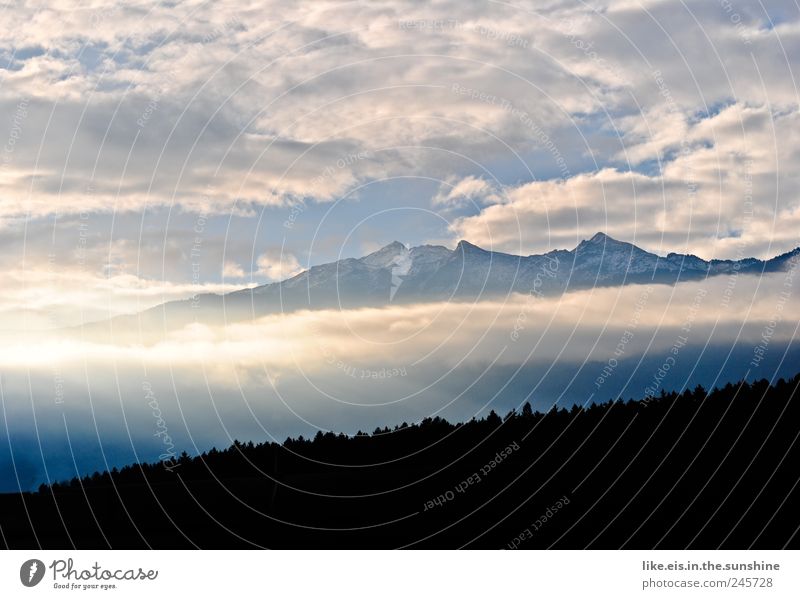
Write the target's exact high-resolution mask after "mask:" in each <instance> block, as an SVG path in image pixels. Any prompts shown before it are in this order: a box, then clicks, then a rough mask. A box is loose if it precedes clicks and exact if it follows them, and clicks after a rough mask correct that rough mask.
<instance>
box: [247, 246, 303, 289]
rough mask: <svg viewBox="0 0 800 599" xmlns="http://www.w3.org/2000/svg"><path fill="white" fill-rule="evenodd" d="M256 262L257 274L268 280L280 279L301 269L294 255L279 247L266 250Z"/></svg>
mask: <svg viewBox="0 0 800 599" xmlns="http://www.w3.org/2000/svg"><path fill="white" fill-rule="evenodd" d="M256 264H257V266H258V272H257V274H258V276H261V277H266V278H267V279H269V280H270V281H282V280H284V279H288V278H289V277H293V276H294V275H296V274H297V273H299V272H300V271H302V270H303V268H302V266H300V262H299V261H298V260H297V258H296V257H295V256H293V255H292V254H289V253H286V252H282V251H281V250H280V249H272V250H267V251H266V252H264V253H263V254H261V255H260V256H259V257H258V260H257V262H256Z"/></svg>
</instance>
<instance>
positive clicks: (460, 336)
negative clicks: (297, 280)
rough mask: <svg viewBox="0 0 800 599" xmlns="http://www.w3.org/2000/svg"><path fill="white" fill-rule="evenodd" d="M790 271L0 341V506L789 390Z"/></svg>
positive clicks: (793, 311)
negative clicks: (534, 411) (467, 424)
mask: <svg viewBox="0 0 800 599" xmlns="http://www.w3.org/2000/svg"><path fill="white" fill-rule="evenodd" d="M792 284H793V280H792V278H791V273H789V274H787V273H779V274H774V275H769V276H764V277H755V276H739V277H717V278H713V279H708V280H706V281H697V282H691V283H681V284H678V285H675V286H668V285H650V286H647V285H631V286H627V287H617V288H595V289H592V290H587V291H580V292H573V293H569V294H566V295H564V296H561V297H557V298H552V297H537V296H536V295H528V296H526V295H512V296H508V297H506V298H503V299H501V300H491V301H489V300H486V301H481V302H477V303H456V302H442V303H434V304H419V305H403V306H388V307H385V308H365V309H358V310H341V311H340V310H321V311H313V312H297V313H292V314H281V315H274V316H267V317H263V318H260V319H258V320H254V321H243V322H235V323H228V324H225V325H223V324H219V323H208V322H206V323H202V322H197V323H194V324H190V325H188V326H185V327H182V328H179V329H177V330H165V329H155V330H153V329H142V330H139V329H134V330H119V329H109V330H108V331H103V330H101V331H100V332H98V330H97V329H96V328H95V329H92V330H91V332H89V331H88V330H86V331H82V330H80V329H76V330H73V331H70V332H68V333H63V332H61V333H42V332H36V333H31V334H29V335H25V334H23V333H19V332H16V333H14V334H13V335H12V334H6V335H4V336H3V343H2V349H0V393H1V399H2V422H0V436H3V437H6V436H7V437H8V442H3V443H1V444H0V490H3V491H14V490H18V489H20V488H22V489H30V488H33V487H35V486H36V485H38V484H39V483H41V482H43V481H46V480H56V479H63V478H69V477H72V476H74V475H75V474H84V473H87V472H92V471H94V470H101V469H105V468H106V467H111V466H115V465H116V466H119V465H121V464H124V463H129V462H132V461H136V460H144V461H153V460H157V459H158V458H159V456H165V455H171V454H179V453H180V452H182V451H186V452H188V453H190V454H193V453H196V452H198V451H202V450H205V449H208V448H209V447H211V446H212V445H217V446H227V445H229V444H230V443H231V442H232V440H233V439H239V440H275V441H279V442H281V441H283V440H284V439H285V438H286V436H288V435H292V436H296V435H298V434H302V435H305V436H308V435H313V434H314V433H315V432H316V431H317V430H319V429H321V430H334V431H337V432H338V431H344V432H347V433H354V432H356V431H357V430H365V431H372V430H373V429H374V428H375V427H377V426H380V427H383V426H384V425H389V426H392V425H394V424H399V423H401V422H403V421H406V422H412V421H417V420H419V419H421V418H424V417H426V416H433V415H440V416H442V417H445V418H448V419H450V420H465V419H469V418H472V417H473V416H480V415H482V414H485V413H486V412H488V411H489V410H492V409H494V410H495V411H497V412H498V413H500V414H501V415H502V414H504V413H506V412H507V411H509V410H510V409H512V408H518V407H519V406H521V405H522V404H523V403H524V402H525V401H530V402H531V403H532V404H533V406H534V407H535V408H538V409H542V410H545V409H548V408H549V407H550V406H551V405H553V404H554V403H558V404H561V405H572V404H573V403H577V404H583V403H591V402H592V401H597V402H601V401H606V400H608V399H609V398H612V397H618V396H622V397H624V398H626V399H627V398H635V399H641V398H643V397H646V396H647V395H648V394H653V393H657V392H658V391H659V390H660V389H661V388H662V387H665V388H667V389H678V390H680V389H682V388H683V387H685V386H692V387H693V386H694V385H696V384H703V385H704V386H707V387H709V386H713V385H723V384H725V383H727V382H729V381H732V380H736V379H739V378H742V377H745V376H746V377H748V378H751V379H752V378H768V379H769V378H772V377H776V376H787V375H790V374H794V373H795V372H796V371H797V370H798V367H797V365H798V364H800V360H798V357H799V352H798V349H797V347H796V346H795V340H796V337H797V326H798V319H797V315H798V314H800V310H798V307H799V306H798V303H800V302H798V299H797V297H796V295H797V294H795V293H793V289H792Z"/></svg>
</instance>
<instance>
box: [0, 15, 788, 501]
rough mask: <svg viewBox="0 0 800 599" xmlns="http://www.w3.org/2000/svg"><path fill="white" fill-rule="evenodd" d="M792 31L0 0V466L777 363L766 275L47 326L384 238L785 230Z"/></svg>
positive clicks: (26, 468) (713, 235)
mask: <svg viewBox="0 0 800 599" xmlns="http://www.w3.org/2000/svg"><path fill="white" fill-rule="evenodd" d="M798 55H800V8H798V5H797V3H796V2H794V1H789V0H784V1H766V0H759V1H757V2H751V1H747V2H745V1H738V0H719V1H716V0H668V1H659V0H618V1H614V2H607V1H588V0H587V1H581V0H570V1H562V0H537V1H535V2H534V1H530V2H500V1H494V2H471V3H464V2H456V1H455V0H440V1H436V2H425V3H420V2H402V1H398V0H391V1H386V2H383V1H370V2H326V1H315V2H313V3H289V2H280V1H270V0H266V1H259V2H252V3H248V2H246V1H244V0H236V1H232V2H227V1H225V0H219V1H215V2H192V1H188V2H180V3H179V2H172V1H165V2H160V3H156V2H118V3H93V2H86V3H79V4H76V3H74V2H60V1H57V0H56V1H52V0H51V1H48V2H10V3H6V4H4V5H3V6H2V7H0V115H2V116H0V281H2V283H3V293H2V294H0V407H1V408H2V411H1V412H2V413H1V414H0V415H2V419H1V420H0V437H3V436H5V437H7V438H8V443H2V442H0V491H2V490H13V489H18V488H31V487H32V486H35V485H36V484H38V482H41V481H43V480H52V479H56V478H61V477H64V476H69V475H71V474H74V473H85V472H87V471H91V470H94V469H102V468H103V467H107V466H108V465H113V464H116V465H121V464H125V463H128V462H130V461H132V460H139V459H147V460H152V459H155V458H157V457H158V456H159V454H160V452H163V451H165V449H166V444H165V443H164V440H165V437H167V436H168V437H169V438H170V439H171V440H172V441H173V449H175V450H177V451H180V450H186V451H188V452H189V453H196V452H198V451H202V450H203V449H207V448H208V447H210V446H211V445H214V444H216V445H217V446H225V445H227V444H229V443H230V442H231V441H232V440H233V439H234V438H239V439H254V440H264V439H265V438H267V439H270V438H272V439H275V440H279V441H280V440H282V439H283V438H285V437H286V436H287V435H296V434H299V433H302V434H314V432H315V431H316V430H334V431H346V432H351V433H352V432H355V431H356V430H358V429H363V430H372V428H374V427H375V426H384V425H392V424H396V423H399V422H401V421H403V420H407V421H409V422H411V421H416V420H419V419H420V418H423V417H425V416H429V415H439V414H441V415H443V416H445V417H448V418H450V419H453V420H460V419H469V418H471V417H473V416H476V415H481V414H485V413H486V412H487V411H488V410H490V409H497V410H498V411H503V412H504V411H507V410H508V409H511V408H514V407H518V406H519V404H520V403H521V402H522V401H524V400H525V399H528V398H530V399H531V401H532V402H533V403H534V404H535V406H536V407H537V408H539V409H547V408H548V407H549V406H551V405H552V404H553V403H561V404H563V405H571V404H572V403H574V402H577V403H582V402H588V401H593V400H594V399H597V400H599V401H604V400H606V399H608V398H610V397H614V396H616V395H622V396H625V397H636V398H642V397H643V396H645V395H646V394H647V389H648V388H651V387H654V386H655V387H658V386H664V387H667V388H672V389H678V390H680V389H681V388H683V387H685V386H693V385H695V384H697V383H702V384H704V385H707V386H711V385H715V384H724V383H726V382H728V381H732V380H737V379H738V378H741V377H745V376H747V377H749V378H755V377H759V376H765V377H768V378H772V377H774V376H778V375H780V376H789V375H793V374H795V372H793V371H792V369H793V368H794V366H793V365H794V364H796V363H797V360H798V359H800V353H798V347H797V344H796V342H795V339H796V337H797V322H796V316H795V317H792V315H793V314H794V315H796V314H797V313H798V306H797V294H796V287H797V281H798V279H796V278H795V277H794V270H791V271H790V272H787V273H775V274H770V275H766V276H761V277H759V276H745V275H742V276H733V277H728V276H726V277H718V278H715V279H709V280H707V281H696V282H692V283H681V284H679V285H676V286H665V285H655V286H653V288H650V287H648V286H642V285H635V286H629V287H624V288H608V289H589V290H583V291H578V292H574V293H569V294H566V295H565V296H563V297H559V298H548V299H541V301H533V302H531V298H526V297H518V296H510V297H508V298H505V300H504V301H496V302H495V301H485V302H480V303H476V304H456V303H453V304H448V303H439V304H424V305H418V306H402V307H400V306H387V307H384V308H374V309H373V308H370V309H361V310H341V311H320V312H300V313H295V314H283V315H272V316H267V317H264V318H261V319H258V320H256V321H253V322H248V323H240V324H233V325H230V326H218V325H217V324H213V323H196V324H193V325H189V326H186V327H183V328H180V329H177V330H171V331H168V332H167V331H157V332H155V333H157V334H155V335H151V336H147V335H144V334H143V331H118V333H120V334H119V335H118V336H117V337H114V336H111V337H109V338H102V337H92V336H89V335H87V334H86V333H85V332H83V331H82V330H81V329H80V328H69V327H75V325H80V324H82V323H86V322H90V321H96V320H102V319H105V318H108V317H110V316H114V315H117V314H125V313H135V312H138V311H141V310H143V309H145V308H149V307H151V306H155V305H157V304H160V303H162V302H165V301H169V300H174V299H181V298H187V297H190V296H192V295H194V294H197V293H204V292H212V293H225V292H228V291H233V290H237V289H241V288H244V287H253V286H257V285H261V284H265V283H268V282H272V281H278V280H282V279H285V278H287V277H289V276H292V275H294V274H296V273H298V272H300V271H302V270H303V269H305V268H307V267H308V266H310V265H314V264H321V263H326V262H331V261H334V260H337V259H340V258H343V257H360V256H363V255H365V254H367V253H369V252H371V251H374V250H376V249H378V248H380V247H382V246H384V245H386V244H388V243H390V242H392V241H395V240H397V241H400V242H402V243H404V244H406V245H409V246H415V245H421V244H426V243H427V244H441V245H445V246H447V247H450V248H453V247H455V246H456V244H457V243H458V241H459V240H462V239H466V240H468V241H470V242H471V243H473V244H476V245H478V246H481V247H484V248H486V249H492V250H496V251H503V252H509V253H513V254H520V255H529V254H532V253H541V252H546V251H549V250H552V249H572V248H574V247H575V246H576V245H578V243H579V242H580V241H581V240H583V239H588V238H590V237H592V236H593V235H594V234H595V233H596V232H598V231H602V232H605V233H607V234H608V235H611V236H612V237H614V238H617V239H620V240H623V241H628V242H632V243H635V244H637V245H638V246H640V247H642V248H644V249H646V250H649V251H652V252H655V253H658V254H660V255H665V254H667V253H669V252H680V253H689V254H695V255H698V256H700V257H702V258H704V259H708V260H710V259H715V258H720V259H742V258H746V257H750V256H753V257H758V258H770V257H773V256H775V255H778V254H781V253H784V252H787V251H790V250H792V249H794V248H795V247H797V246H800V242H799V241H798V234H797V232H798V230H800V209H799V206H800V199H799V198H800V194H799V193H798V192H800V171H798V169H797V168H796V165H797V164H798V158H800V156H798V152H800V108H799V105H798V99H799V98H800V94H798V88H797V81H796V77H795V75H794V70H793V66H794V65H795V63H796V62H797V60H798ZM65 327H67V328H65ZM631 327H633V328H631ZM687 327H688V330H690V331H691V342H690V343H689V342H686V343H685V345H680V347H678V348H677V353H676V345H675V344H676V343H677V341H676V340H677V339H679V338H681V337H682V336H683V337H685V336H687V333H688V331H687V330H686V329H687ZM511 331H516V332H517V333H519V335H518V338H516V339H514V338H512V337H511V336H510V332H511ZM151 333H152V332H151ZM622 339H626V340H625V342H624V343H623V342H622V341H621V340H622ZM621 343H622V347H623V351H622V353H619V352H620V344H621ZM760 344H765V347H763V348H762V349H763V352H762V353H761V354H758V353H756V348H757V347H759V346H760ZM678 354H680V356H679V357H680V359H677V358H675V359H674V360H673V362H671V363H669V368H667V369H666V370H668V371H669V373H668V376H666V375H665V376H663V377H662V376H661V375H659V374H658V373H659V372H660V371H664V366H665V364H667V360H668V359H669V358H670V356H673V357H674V356H677V355H678ZM759 355H763V356H764V358H763V359H761V360H757V359H756V357H757V356H759ZM612 362H613V364H616V365H614V366H612ZM154 405H155V407H154ZM170 450H171V449H170Z"/></svg>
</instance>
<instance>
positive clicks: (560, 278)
mask: <svg viewBox="0 0 800 599" xmlns="http://www.w3.org/2000/svg"><path fill="white" fill-rule="evenodd" d="M798 254H800V247H798V248H795V249H794V250H791V251H789V252H785V253H784V254H781V255H779V256H776V257H774V258H771V259H769V260H759V259H756V258H744V259H741V260H719V259H713V260H704V259H702V258H699V257H698V256H695V255H692V254H678V253H675V252H670V253H669V254H667V255H666V256H659V255H657V254H654V253H652V252H648V251H646V250H643V249H642V248H640V247H638V246H636V245H634V244H632V243H629V242H625V241H620V240H617V239H614V238H612V237H610V236H608V235H606V234H605V233H603V232H598V233H596V234H595V235H593V236H592V237H591V238H589V239H585V240H583V241H581V242H580V243H579V244H578V245H577V246H576V247H575V248H574V249H573V250H552V251H549V252H547V253H544V254H531V255H528V256H518V255H514V254H507V253H503V252H495V251H493V250H486V249H484V248H481V247H479V246H477V245H475V244H472V243H470V242H469V241H467V240H460V241H459V242H458V244H457V245H456V247H455V249H453V250H450V249H448V248H446V247H444V246H439V245H420V246H415V247H407V246H406V245H405V244H403V243H401V242H399V241H393V242H392V243H390V244H388V245H386V246H384V247H382V248H380V249H378V250H376V251H374V252H372V253H370V254H367V255H366V256H363V257H361V258H344V259H341V260H337V261H335V262H329V263H325V264H319V265H315V266H312V267H310V268H308V269H307V270H304V271H303V272H301V273H298V274H297V275H294V276H293V277H290V278H288V279H285V280H283V281H277V282H273V283H267V284H264V285H259V286H257V287H251V288H245V289H240V290H237V291H232V292H229V293H226V294H223V295H219V294H201V295H197V296H194V297H192V298H189V299H185V300H177V301H172V302H167V303H164V304H160V305H158V306H155V307H153V308H150V309H148V310H145V311H143V312H141V313H139V314H134V315H123V316H117V317H115V318H112V319H110V321H104V322H112V323H116V324H122V320H123V319H126V318H128V319H141V318H145V319H154V322H155V324H161V325H167V326H183V325H184V324H187V323H190V322H195V321H199V322H203V321H205V320H206V319H207V318H219V317H220V315H222V317H223V318H224V320H225V321H226V322H231V321H238V320H243V319H247V318H256V317H259V316H262V315H267V314H273V313H279V312H292V311H297V310H309V309H310V310H314V309H337V308H342V309H346V308H359V307H375V306H384V305H388V304H404V303H419V302H426V301H442V300H457V301H476V300H480V299H488V298H496V297H503V296H505V295H508V294H509V293H523V294H535V295H542V296H543V295H557V294H561V293H564V292H567V291H571V290H577V289H586V288H590V287H595V286H602V287H608V286H619V285H628V284H637V283H661V284H674V283H676V282H679V281H687V280H693V279H694V280H696V279H701V278H704V277H711V276H719V275H724V274H731V273H736V274H760V273H766V272H780V271H784V270H786V269H787V268H788V265H789V263H790V262H791V261H793V259H795V257H796V256H798ZM135 324H138V323H135ZM84 326H89V325H84Z"/></svg>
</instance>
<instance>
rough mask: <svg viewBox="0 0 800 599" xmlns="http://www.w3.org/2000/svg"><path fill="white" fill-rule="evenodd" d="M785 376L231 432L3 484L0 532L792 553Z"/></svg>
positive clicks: (203, 544)
mask: <svg viewBox="0 0 800 599" xmlns="http://www.w3.org/2000/svg"><path fill="white" fill-rule="evenodd" d="M798 385H800V375H797V376H795V377H794V378H792V379H790V380H784V379H780V380H778V381H776V382H774V383H773V384H770V382H769V381H766V380H760V381H756V382H745V381H740V382H738V383H735V384H727V385H725V386H724V387H722V388H715V389H713V390H711V391H706V390H705V389H703V388H702V387H699V386H698V387H696V388H694V389H692V390H685V391H683V392H681V393H677V392H664V391H662V392H661V393H660V395H656V396H655V397H651V398H647V399H644V400H638V401H637V400H625V401H623V400H621V399H615V400H610V401H607V402H605V403H592V404H590V405H585V406H580V405H574V406H573V407H572V408H571V409H564V408H561V409H556V408H552V409H551V410H549V411H547V412H544V413H542V412H538V411H534V410H533V409H531V406H530V404H527V403H526V404H524V405H523V406H522V407H521V408H520V409H519V410H514V411H511V412H510V413H507V414H505V415H502V416H501V415H498V414H496V413H495V412H494V411H492V412H491V413H489V414H488V415H487V416H486V417H483V418H479V419H472V420H470V421H468V422H463V423H450V422H447V421H445V420H443V419H441V418H438V417H434V418H425V419H424V420H422V421H421V422H419V423H413V424H407V423H402V424H398V425H394V426H392V427H391V428H390V427H388V426H385V427H383V428H376V429H375V430H374V431H373V432H372V433H365V432H361V431H359V432H358V433H357V434H355V435H345V434H335V433H332V432H327V433H323V432H318V433H317V434H316V436H314V438H313V439H306V438H303V437H297V438H289V439H286V441H285V442H284V443H282V444H279V443H274V442H264V443H253V442H246V443H243V442H239V441H234V442H233V443H232V445H230V446H229V447H226V448H221V449H219V448H212V449H210V450H208V451H205V452H203V453H202V454H200V455H195V456H190V455H188V454H186V453H183V454H181V455H180V456H177V457H176V458H175V459H174V460H169V461H162V462H157V463H142V464H132V465H128V466H125V467H123V468H121V469H119V470H118V469H116V468H114V469H113V470H111V471H110V472H103V473H99V472H96V473H94V474H92V475H91V476H85V477H83V478H77V477H76V478H73V479H72V480H67V481H61V482H58V483H54V484H52V485H49V486H48V485H42V486H41V487H40V488H39V490H38V492H33V493H23V494H14V495H12V494H7V495H0V532H2V542H3V543H4V544H5V546H6V547H8V548H39V547H41V548H48V549H55V548H63V549H68V548H73V547H75V548H96V549H102V548H109V547H111V548H195V547H196V548H262V547H263V548H495V549H542V548H556V549H582V548H592V549H601V548H602V549H611V548H613V549H617V548H631V549H632V548H659V549H683V548H695V549H712V548H714V549H715V548H731V549H745V548H770V549H777V548H783V547H794V548H797V547H798V546H800V543H798V528H799V527H800V512H798V510H797V509H795V508H796V505H798V491H797V484H798V480H800V469H799V468H798V464H799V463H800V452H799V451H798V444H797V438H798V435H800V409H799V408H798V401H797V391H798ZM793 506H794V507H793Z"/></svg>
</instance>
